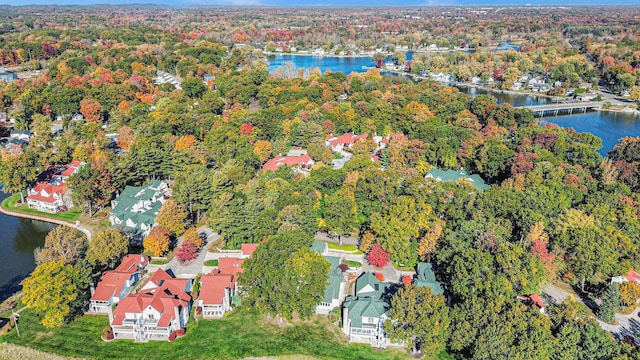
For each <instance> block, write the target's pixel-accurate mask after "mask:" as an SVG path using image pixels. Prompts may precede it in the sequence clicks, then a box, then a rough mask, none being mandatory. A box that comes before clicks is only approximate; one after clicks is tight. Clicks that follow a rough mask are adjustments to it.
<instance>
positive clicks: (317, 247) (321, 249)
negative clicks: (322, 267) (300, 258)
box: [310, 240, 329, 257]
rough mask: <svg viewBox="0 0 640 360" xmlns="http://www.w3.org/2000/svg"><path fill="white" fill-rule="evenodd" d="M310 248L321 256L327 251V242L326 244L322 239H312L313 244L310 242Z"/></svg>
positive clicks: (325, 254)
mask: <svg viewBox="0 0 640 360" xmlns="http://www.w3.org/2000/svg"><path fill="white" fill-rule="evenodd" d="M310 250H312V251H315V252H317V253H319V254H320V255H322V256H325V257H326V256H327V254H328V253H329V244H327V243H326V242H324V241H317V240H316V241H314V242H313V244H311V248H310Z"/></svg>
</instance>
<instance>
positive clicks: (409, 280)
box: [402, 275, 413, 286]
mask: <svg viewBox="0 0 640 360" xmlns="http://www.w3.org/2000/svg"><path fill="white" fill-rule="evenodd" d="M412 283H413V277H412V276H410V275H405V276H403V277H402V284H404V285H405V286H407V285H411V284H412Z"/></svg>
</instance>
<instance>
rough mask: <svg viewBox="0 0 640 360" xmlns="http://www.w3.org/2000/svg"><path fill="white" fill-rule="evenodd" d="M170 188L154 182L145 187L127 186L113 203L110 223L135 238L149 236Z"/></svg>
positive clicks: (160, 182) (162, 183) (159, 182)
mask: <svg viewBox="0 0 640 360" xmlns="http://www.w3.org/2000/svg"><path fill="white" fill-rule="evenodd" d="M168 190H169V186H168V185H167V184H166V183H164V182H162V181H159V180H152V181H151V182H149V184H147V185H145V186H127V187H126V188H125V189H124V190H123V191H122V193H121V194H120V195H119V196H118V197H117V198H115V199H114V200H112V201H111V211H110V212H109V221H110V222H111V225H112V226H114V227H118V228H121V229H122V230H124V231H126V232H128V233H130V234H131V235H133V236H134V237H135V238H143V237H145V236H147V235H148V234H149V232H150V231H151V228H152V227H153V226H154V225H155V224H156V222H155V219H156V216H157V215H158V212H160V208H161V207H162V204H163V203H164V201H165V199H166V195H167V193H168Z"/></svg>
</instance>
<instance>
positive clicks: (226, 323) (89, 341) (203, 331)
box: [0, 309, 442, 359]
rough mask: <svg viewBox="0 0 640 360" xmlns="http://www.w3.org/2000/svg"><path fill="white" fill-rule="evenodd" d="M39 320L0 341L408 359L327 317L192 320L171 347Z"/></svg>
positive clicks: (55, 348) (24, 317)
mask: <svg viewBox="0 0 640 360" xmlns="http://www.w3.org/2000/svg"><path fill="white" fill-rule="evenodd" d="M39 320H40V319H39V318H38V317H37V315H36V314H35V313H34V312H33V311H31V310H30V309H27V310H25V311H23V312H22V313H21V317H20V323H19V327H20V335H21V337H18V336H17V335H16V332H15V331H12V332H11V333H10V334H8V335H6V336H3V337H0V342H9V343H14V344H18V345H23V346H27V347H30V348H34V349H38V350H41V351H45V352H48V353H55V354H61V355H67V356H73V357H81V358H87V359H242V358H245V357H252V356H253V357H255V356H284V355H306V356H312V357H313V358H317V359H409V358H410V357H409V356H408V354H407V352H406V351H405V350H402V349H394V350H384V351H382V350H376V349H372V348H371V347H370V346H368V345H362V344H358V345H356V344H354V345H347V342H346V341H345V340H344V339H343V338H342V337H341V336H340V335H339V332H340V330H339V329H338V328H337V327H335V326H334V325H333V324H330V323H329V322H328V320H327V319H326V318H324V317H321V318H317V319H313V320H310V321H306V322H299V323H296V324H293V325H288V326H282V327H280V326H277V325H273V324H269V323H267V322H265V321H264V320H263V317H261V316H260V315H257V314H255V313H253V312H249V311H243V310H240V311H238V312H237V313H234V314H233V315H231V316H228V317H226V318H224V319H220V320H200V321H198V322H193V321H192V320H191V321H190V322H189V326H188V329H187V334H186V335H185V336H184V337H183V338H179V339H177V340H176V341H174V342H172V343H169V342H164V341H159V342H158V341H154V342H148V343H133V342H132V341H130V340H115V341H113V342H110V343H107V342H104V341H102V340H101V339H100V335H101V333H102V329H103V328H104V327H105V326H107V325H108V323H109V321H108V319H107V316H104V315H85V316H83V317H81V318H79V319H77V320H76V321H75V322H73V323H71V324H67V325H64V326H61V327H59V328H54V329H46V328H44V327H42V326H41V325H40V323H39ZM441 355H442V354H441Z"/></svg>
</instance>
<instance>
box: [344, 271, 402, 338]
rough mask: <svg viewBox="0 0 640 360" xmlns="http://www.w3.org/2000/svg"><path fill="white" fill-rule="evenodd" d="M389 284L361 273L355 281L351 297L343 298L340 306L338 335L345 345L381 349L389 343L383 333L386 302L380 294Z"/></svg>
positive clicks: (388, 289) (388, 287) (387, 290)
mask: <svg viewBox="0 0 640 360" xmlns="http://www.w3.org/2000/svg"><path fill="white" fill-rule="evenodd" d="M390 290H391V284H389V283H385V282H382V281H380V280H378V279H377V278H376V277H375V275H374V274H373V273H370V272H366V273H363V274H362V275H361V276H360V277H359V278H358V279H357V280H356V286H355V296H347V298H346V300H345V302H344V303H343V304H342V332H344V333H345V334H346V335H348V336H349V342H355V343H365V344H370V345H371V346H374V347H385V346H387V345H389V344H390V341H389V338H388V337H387V335H386V333H385V332H384V322H385V320H387V315H386V314H387V311H388V310H389V303H387V302H386V301H385V298H388V297H385V296H384V295H385V294H386V293H387V292H389V291H390Z"/></svg>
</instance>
